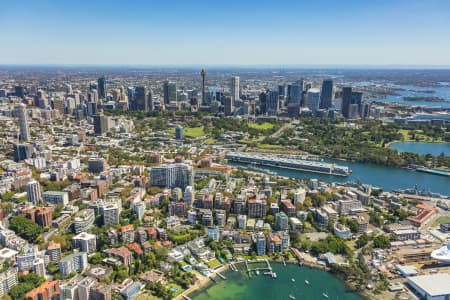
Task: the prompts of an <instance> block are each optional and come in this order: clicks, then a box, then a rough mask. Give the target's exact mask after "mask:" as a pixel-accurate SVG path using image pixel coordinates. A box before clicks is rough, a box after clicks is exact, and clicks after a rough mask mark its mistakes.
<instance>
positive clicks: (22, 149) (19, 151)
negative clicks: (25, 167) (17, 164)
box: [13, 144, 34, 161]
mask: <svg viewBox="0 0 450 300" xmlns="http://www.w3.org/2000/svg"><path fill="white" fill-rule="evenodd" d="M13 148H14V160H15V161H21V160H24V159H27V158H31V157H32V156H33V152H34V148H33V145H30V144H14V146H13Z"/></svg>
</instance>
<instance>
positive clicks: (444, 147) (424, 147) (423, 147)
mask: <svg viewBox="0 0 450 300" xmlns="http://www.w3.org/2000/svg"><path fill="white" fill-rule="evenodd" d="M389 148H391V149H394V150H397V151H398V152H411V153H416V154H421V155H426V154H431V155H433V156H439V155H441V154H442V153H444V155H445V156H450V143H427V142H395V143H392V144H390V145H389Z"/></svg>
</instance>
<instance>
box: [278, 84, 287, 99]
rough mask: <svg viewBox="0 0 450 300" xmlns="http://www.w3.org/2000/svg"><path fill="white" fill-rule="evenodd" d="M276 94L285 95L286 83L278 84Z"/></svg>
mask: <svg viewBox="0 0 450 300" xmlns="http://www.w3.org/2000/svg"><path fill="white" fill-rule="evenodd" d="M278 95H279V96H280V97H283V96H286V95H287V94H286V85H285V84H284V85H279V86H278Z"/></svg>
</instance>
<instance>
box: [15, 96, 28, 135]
mask: <svg viewBox="0 0 450 300" xmlns="http://www.w3.org/2000/svg"><path fill="white" fill-rule="evenodd" d="M16 111H17V116H18V117H19V127H20V139H21V140H22V141H29V140H30V129H29V128H28V117H27V107H26V105H25V104H22V103H21V104H19V105H17V106H16Z"/></svg>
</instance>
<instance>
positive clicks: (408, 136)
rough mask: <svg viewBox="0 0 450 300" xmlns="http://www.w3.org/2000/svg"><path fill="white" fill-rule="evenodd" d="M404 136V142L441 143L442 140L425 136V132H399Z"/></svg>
mask: <svg viewBox="0 0 450 300" xmlns="http://www.w3.org/2000/svg"><path fill="white" fill-rule="evenodd" d="M398 133H400V134H401V135H402V136H403V140H404V141H419V142H440V141H442V138H437V139H433V138H432V137H429V136H427V135H424V134H423V130H407V129H400V130H399V131H398ZM412 134H414V139H412Z"/></svg>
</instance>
